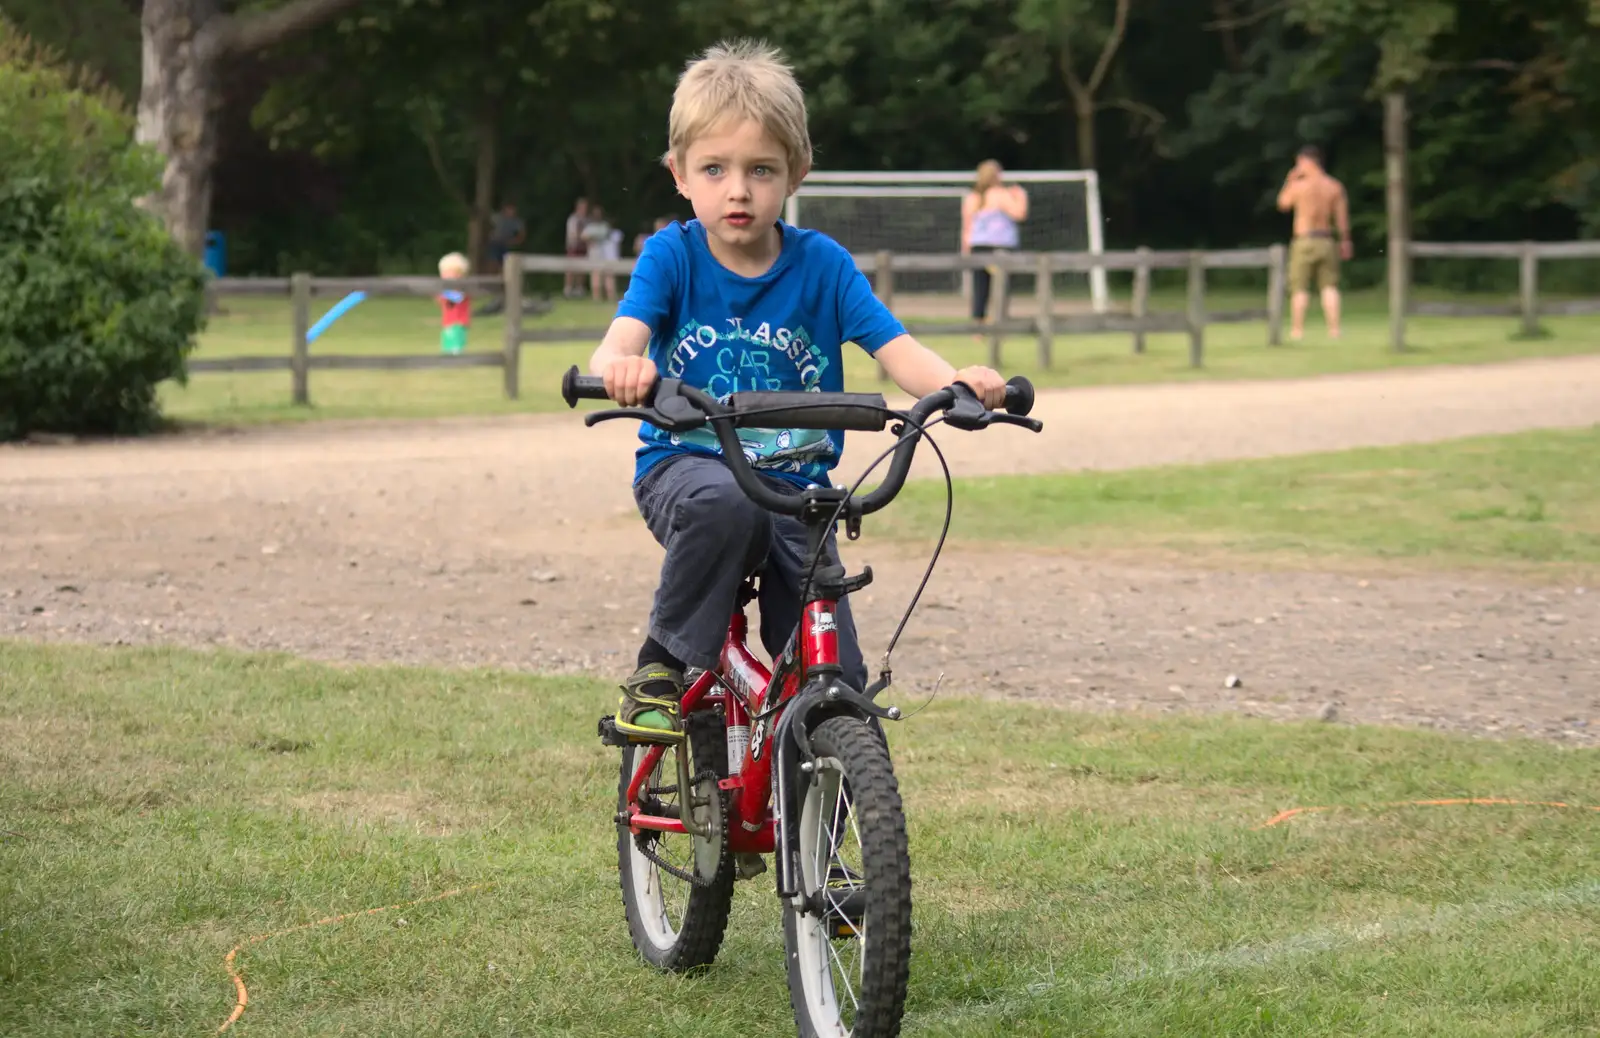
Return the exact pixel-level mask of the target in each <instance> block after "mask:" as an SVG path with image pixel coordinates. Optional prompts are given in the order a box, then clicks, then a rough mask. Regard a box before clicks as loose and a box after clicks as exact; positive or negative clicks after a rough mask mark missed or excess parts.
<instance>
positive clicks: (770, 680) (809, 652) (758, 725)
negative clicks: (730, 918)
mask: <svg viewBox="0 0 1600 1038" xmlns="http://www.w3.org/2000/svg"><path fill="white" fill-rule="evenodd" d="M749 586H750V585H749V582H748V581H747V582H746V585H745V589H746V591H748V589H749ZM744 600H746V596H745V595H744V594H741V602H743V601H744ZM837 607H838V603H837V602H836V601H834V600H832V599H825V598H819V599H816V600H814V601H811V602H808V603H807V604H806V607H805V610H804V612H803V614H802V616H801V620H800V634H801V637H800V659H799V662H798V665H797V664H796V661H795V659H794V653H793V645H792V643H791V645H790V647H789V649H788V650H786V651H785V652H784V654H783V655H782V656H781V657H779V659H778V661H777V663H776V673H777V678H776V679H775V678H774V677H773V672H772V671H769V670H767V668H766V667H765V666H764V665H763V664H762V662H761V661H760V660H758V659H757V658H756V657H755V656H754V655H753V654H752V653H751V652H750V650H749V648H748V647H747V646H746V639H747V638H748V637H749V633H750V621H749V619H748V618H747V617H746V616H745V614H744V608H743V605H742V604H741V606H740V608H739V609H738V610H737V611H736V612H735V613H734V614H733V617H732V619H731V620H729V622H728V637H727V639H726V640H725V641H724V642H723V644H722V658H721V660H720V661H719V662H718V664H717V666H716V668H715V669H713V670H708V671H705V672H704V673H702V674H701V675H700V676H699V677H698V678H696V679H695V682H694V684H693V685H691V686H689V689H688V691H686V692H685V693H684V695H683V703H682V706H681V708H680V709H681V713H682V716H684V717H687V716H689V714H690V713H692V712H693V711H695V710H711V709H715V708H716V707H717V706H719V705H720V706H721V707H722V710H723V717H724V726H725V730H731V729H736V728H740V727H743V728H745V729H747V730H749V731H750V738H749V742H748V743H747V745H746V746H745V750H744V753H743V755H742V756H741V757H740V758H739V759H736V760H735V759H730V760H729V761H728V772H729V776H728V777H727V778H725V779H723V780H722V781H721V782H720V783H719V785H720V786H721V788H723V789H725V790H728V791H729V792H730V797H729V799H730V801H731V811H730V818H729V819H728V821H729V825H728V845H729V849H730V850H732V851H733V852H735V853H745V852H749V853H755V854H771V853H772V852H773V850H774V843H775V840H774V823H773V818H772V816H771V811H770V810H769V804H770V803H771V800H772V757H773V754H772V741H771V738H770V736H771V734H772V732H773V730H774V729H776V727H777V724H778V718H779V717H780V716H782V714H783V709H784V707H785V706H787V705H788V703H789V701H790V700H791V699H793V698H794V696H795V694H796V693H797V692H798V691H799V690H800V677H801V675H803V674H807V673H810V672H811V670H812V668H814V667H822V666H834V667H836V666H837V665H838V663H839V632H838V627H837V624H836V621H835V619H834V616H835V614H836V611H837ZM775 687H776V688H777V690H778V699H777V702H776V703H774V704H773V705H772V706H771V707H769V706H768V705H767V700H768V698H769V697H770V696H771V695H772V692H773V689H774V688H775ZM752 720H753V721H754V722H755V725H754V727H753V728H751V721H752ZM665 752H666V746H665V745H662V744H659V743H658V744H652V745H651V746H650V747H649V748H648V749H646V750H645V752H644V755H643V756H642V757H641V758H640V761H639V766H638V768H637V769H636V770H635V771H634V773H633V781H632V782H630V783H629V784H628V815H629V818H628V828H629V829H630V830H631V831H632V832H634V833H635V834H637V833H639V832H640V831H642V830H654V831H657V832H664V833H686V832H688V830H687V829H685V828H684V825H683V822H681V821H679V820H678V819H676V818H665V817H662V816H660V815H647V814H644V813H643V812H641V811H640V810H639V791H640V789H641V788H642V787H643V786H644V781H645V776H646V775H648V774H650V773H652V772H653V771H655V769H656V765H657V764H659V763H660V762H661V757H662V755H663V754H664V753H665Z"/></svg>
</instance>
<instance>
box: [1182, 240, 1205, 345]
mask: <svg viewBox="0 0 1600 1038" xmlns="http://www.w3.org/2000/svg"><path fill="white" fill-rule="evenodd" d="M1184 321H1185V323H1186V324H1187V325H1188V326H1189V366H1190V367H1191V368H1198V367H1200V366H1201V365H1202V362H1203V358H1204V354H1205V343H1206V254H1205V253H1203V252H1191V253H1189V305H1188V308H1187V311H1186V314H1185V318H1184Z"/></svg>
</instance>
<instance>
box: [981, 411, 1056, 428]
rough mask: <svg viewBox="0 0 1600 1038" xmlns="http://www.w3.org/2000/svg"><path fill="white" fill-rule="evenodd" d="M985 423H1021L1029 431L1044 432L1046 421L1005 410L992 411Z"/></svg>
mask: <svg viewBox="0 0 1600 1038" xmlns="http://www.w3.org/2000/svg"><path fill="white" fill-rule="evenodd" d="M983 424H985V425H1020V426H1022V427H1023V428H1024V429H1027V430H1028V431H1029V432H1044V423H1043V422H1041V421H1039V419H1037V418H1029V417H1028V416H1026V415H1020V414H1007V413H1006V412H1004V411H990V412H989V414H988V416H987V420H986V421H985V422H984V423H983Z"/></svg>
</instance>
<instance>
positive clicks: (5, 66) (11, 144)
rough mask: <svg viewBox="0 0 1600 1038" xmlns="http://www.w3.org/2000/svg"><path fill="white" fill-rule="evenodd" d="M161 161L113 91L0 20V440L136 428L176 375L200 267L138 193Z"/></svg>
mask: <svg viewBox="0 0 1600 1038" xmlns="http://www.w3.org/2000/svg"><path fill="white" fill-rule="evenodd" d="M160 170H161V167H160V161H159V159H158V158H157V157H156V156H155V155H153V154H152V153H150V152H149V151H148V150H147V149H145V148H142V147H139V146H137V145H136V144H135V143H134V141H133V120H132V117H131V116H130V114H129V113H128V111H127V109H126V106H125V105H124V104H123V103H122V101H121V100H120V99H119V98H118V97H117V96H116V95H114V94H112V93H110V92H109V91H105V90H103V89H99V88H97V87H96V86H95V85H94V84H93V83H91V82H89V81H87V80H86V79H84V78H83V77H80V76H78V75H77V74H76V73H74V72H73V71H72V70H70V69H65V68H63V67H61V66H60V64H59V63H57V62H56V61H54V60H53V59H52V57H51V56H50V55H48V54H45V53H43V52H41V51H40V50H38V49H37V48H35V47H33V46H31V45H30V44H29V43H28V42H27V41H26V40H25V39H24V38H22V37H21V36H20V35H19V34H18V33H16V32H15V30H13V29H12V28H10V27H9V26H8V25H7V24H6V23H5V22H4V21H3V20H0V440H4V439H14V438H17V437H21V436H25V435H27V434H29V433H31V432H45V431H49V432H80V433H137V432H143V431H146V430H148V429H150V428H151V427H152V426H154V425H155V424H156V422H157V420H158V419H159V417H160V413H159V407H158V403H157V399H156V386H157V385H158V384H159V383H160V382H162V381H164V380H166V379H178V380H179V381H182V380H183V379H184V378H185V376H186V372H185V366H184V362H185V358H186V357H187V356H188V354H189V351H190V350H191V349H192V348H193V343H194V334H195V332H196V331H198V330H199V328H200V324H201V320H202V312H203V307H204V299H205V271H204V269H203V268H202V267H201V266H200V264H199V262H198V261H197V260H196V259H194V258H193V257H191V256H189V255H188V254H186V253H185V252H183V250H182V249H180V248H179V247H178V246H177V244H176V243H174V242H173V241H172V239H171V238H170V237H169V236H168V235H167V233H166V232H165V230H164V229H163V228H162V226H161V225H160V223H159V222H158V221H157V220H156V219H155V218H154V217H153V216H152V215H151V214H149V213H148V212H146V211H145V210H143V209H141V208H139V207H138V206H137V205H136V204H135V201H136V199H138V198H139V197H141V196H143V195H145V194H147V193H148V192H150V191H151V190H153V189H154V188H155V187H156V186H157V185H158V184H159V183H160Z"/></svg>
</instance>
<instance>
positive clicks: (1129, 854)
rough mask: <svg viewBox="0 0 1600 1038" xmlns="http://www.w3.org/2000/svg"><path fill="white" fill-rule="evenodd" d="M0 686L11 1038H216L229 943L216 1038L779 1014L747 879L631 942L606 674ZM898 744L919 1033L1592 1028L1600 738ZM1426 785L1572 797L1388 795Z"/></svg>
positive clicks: (964, 717) (91, 675)
mask: <svg viewBox="0 0 1600 1038" xmlns="http://www.w3.org/2000/svg"><path fill="white" fill-rule="evenodd" d="M0 674H4V675H5V680H4V681H0V776H3V777H4V781H0V829H4V832H3V833H0V992H3V997H0V1033H4V1034H6V1035H9V1036H14V1038H39V1036H51V1038H56V1036H69V1035H74V1036H75V1035H82V1036H90V1035H94V1036H100V1035H107V1034H115V1035H119V1036H121V1035H173V1034H205V1033H212V1032H214V1031H215V1029H216V1028H217V1027H218V1026H219V1025H220V1024H222V1023H223V1022H224V1020H226V1019H227V1017H228V1015H229V1013H230V1011H231V1010H232V1009H233V1008H234V1006H235V999H236V992H235V988H234V986H233V984H232V982H231V980H230V978H229V975H228V973H227V972H226V970H225V968H224V958H225V956H226V955H227V954H228V952H229V950H230V949H232V948H235V947H236V946H240V945H241V944H244V947H243V948H242V950H241V951H240V952H239V953H238V956H237V959H236V964H237V966H238V968H239V970H240V972H241V975H242V977H243V979H244V983H245V984H246V985H247V988H248V996H249V1002H248V1005H247V1007H246V1008H245V1011H244V1013H243V1015H242V1016H241V1017H240V1019H239V1021H238V1023H237V1024H236V1025H234V1027H233V1028H232V1029H231V1031H230V1033H235V1034H239V1035H274V1036H312V1035H315V1036H319V1038H320V1036H325V1035H333V1034H341V1033H342V1034H363V1035H424V1034H430V1035H431V1034H439V1035H452V1036H466V1035H539V1036H546V1035H662V1036H666V1035H674V1036H677V1035H689V1034H692V1035H697V1036H707V1038H717V1036H727V1038H735V1036H737V1038H745V1036H752V1035H784V1034H792V1033H793V1024H792V1022H791V1020H790V1015H789V1008H788V1003H787V994H786V991H785V988H784V981H783V967H782V938H781V931H780V916H779V911H778V906H777V904H776V903H775V899H774V898H773V897H772V893H771V882H770V880H771V874H770V873H768V874H767V875H766V876H763V877H761V878H760V879H758V880H756V881H754V882H752V883H749V884H743V885H741V886H740V888H739V891H738V897H737V899H736V907H735V913H734V919H733V922H732V925H731V927H730V931H729V937H728V940H727V943H726V944H725V946H724V948H723V952H722V955H721V957H720V959H719V961H718V962H717V964H716V965H715V966H713V967H712V968H711V969H709V970H706V971H704V972H702V973H699V974H697V975H694V976H689V977H661V976H657V975H654V974H652V973H650V972H647V971H646V969H645V968H644V967H642V966H641V965H640V964H639V963H638V962H637V960H636V958H635V956H634V954H633V952H632V950H631V947H630V945H629V944H628V938H627V931H626V927H625V925H624V923H623V918H622V912H621V906H620V901H619V895H618V892H617V886H616V877H615V865H614V862H615V858H614V835H613V830H612V827H611V824H610V822H609V813H610V811H611V805H612V804H613V803H614V800H613V798H614V795H615V794H614V783H615V769H616V756H615V751H613V750H609V749H607V748H604V747H602V746H601V745H600V744H599V743H598V742H597V741H596V739H595V738H594V719H595V717H596V716H597V715H598V714H599V713H601V712H609V710H610V709H611V708H612V706H613V696H614V691H613V690H612V689H611V688H610V687H609V686H605V685H602V684H599V683H594V682H590V681H585V680H574V679H553V678H540V677H529V676H521V675H513V674H504V673H489V672H444V671H432V670H414V669H400V668H381V669H373V668H334V667H329V666H322V665H318V664H313V663H308V662H302V661H297V660H294V659H290V658H285V657H279V656H246V655H232V654H199V653H191V652H182V651H173V650H155V649H139V650H134V649H95V648H70V647H56V648H44V647H36V646H29V645H23V644H18V643H4V642H0ZM890 701H894V697H893V696H892V695H891V697H890ZM908 705H909V704H908ZM892 741H893V745H894V749H895V756H896V760H897V762H898V763H897V768H898V771H899V775H900V778H901V782H902V786H903V791H904V795H905V798H906V803H907V805H908V812H909V818H910V825H911V834H912V842H911V847H912V854H913V873H914V878H915V906H916V907H915V921H916V935H915V955H914V963H913V971H912V986H911V995H910V1002H909V1006H908V1016H907V1024H906V1030H905V1033H906V1034H908V1035H914V1036H925V1035H948V1036H975V1035H976V1036H982V1035H1011V1034H1029V1035H1067V1034H1102V1035H1149V1034H1162V1033H1168V1034H1223V1033H1226V1034H1282V1035H1296V1036H1300V1035H1346V1034H1363V1035H1417V1034H1428V1035H1442V1034H1451V1035H1456V1034H1463V1035H1464V1034H1472V1035H1540V1036H1556V1035H1573V1036H1577V1035H1592V1034H1594V1033H1595V1031H1596V1029H1597V1028H1600V880H1597V876H1600V813H1596V812H1595V811H1593V810H1590V809H1589V807H1590V806H1592V805H1596V804H1600V755H1597V754H1596V753H1595V752H1594V751H1574V750H1567V749H1562V748H1558V747H1555V746H1551V745H1546V744H1539V743H1534V742H1529V741H1510V742H1490V741H1475V740H1470V739H1466V738H1456V737H1447V736H1442V735H1437V734H1432V733H1422V732H1416V731H1405V730H1391V729H1365V728H1354V727H1345V726H1339V725H1321V726H1318V725H1308V724H1300V725H1282V724H1269V723H1266V722H1255V721H1248V720H1237V719H1221V718H1206V719H1197V718H1187V719H1181V720H1144V719H1140V718H1137V717H1133V716H1087V715H1079V714H1073V713H1068V712H1065V711H1058V710H1051V709H1047V708H1027V707H1022V706H1017V705H1008V704H998V703H993V702H981V703H980V702H976V701H968V700H962V699H959V698H955V697H951V698H941V699H939V700H937V701H935V702H934V704H933V705H932V706H931V707H929V708H928V709H927V710H926V711H924V712H922V713H920V714H919V715H917V716H916V717H915V718H913V719H912V720H909V721H907V722H905V723H904V724H903V725H901V726H898V727H896V728H895V729H894V730H893V732H892ZM1440 797H1510V798H1517V799H1525V800H1538V801H1562V802H1566V803H1569V804H1574V805H1579V806H1575V807H1570V808H1556V807H1536V806H1511V805H1500V806H1434V807H1389V808H1384V807H1381V806H1377V805H1381V804H1383V803H1385V802H1389V801H1404V800H1415V799H1432V798H1440ZM1313 805H1316V806H1320V805H1342V807H1343V808H1344V809H1342V810H1334V811H1328V812H1323V813H1316V814H1310V815H1302V816H1298V817H1295V818H1292V819H1290V820H1288V821H1284V822H1281V823H1280V824H1276V825H1272V826H1268V827H1263V825H1264V823H1266V822H1268V821H1269V820H1270V819H1272V818H1273V817H1274V816H1276V815H1278V813H1279V812H1281V811H1284V810H1286V809H1289V808H1293V807H1297V806H1313ZM479 885H482V886H479ZM464 888H465V889H464ZM455 890H460V891H462V892H461V893H457V894H454V895H452V896H448V897H445V898H443V899H437V900H432V901H427V902H423V903H417V904H409V905H405V904H403V903H406V902H412V901H415V900H417V899H422V898H430V897H437V895H440V894H443V893H447V892H449V891H455ZM391 905H401V906H402V907H396V908H393V909H391V910H389V911H384V912H379V913H374V914H365V915H357V916H355V917H353V918H348V919H344V920H342V921H338V922H331V923H326V924H324V925H310V926H307V925H306V924H314V923H316V922H317V921H318V920H323V919H326V918H328V917H331V916H335V915H338V914H341V913H350V912H357V911H359V910H362V909H368V908H382V907H384V906H391ZM297 926H299V927H304V928H303V929H298V930H290V932H284V933H279V935H278V936H272V937H268V938H266V939H263V940H259V941H257V942H255V943H247V942H249V941H250V939H251V938H253V937H259V936H261V935H267V934H274V933H278V932H280V931H284V930H286V929H289V928H293V927H297Z"/></svg>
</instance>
